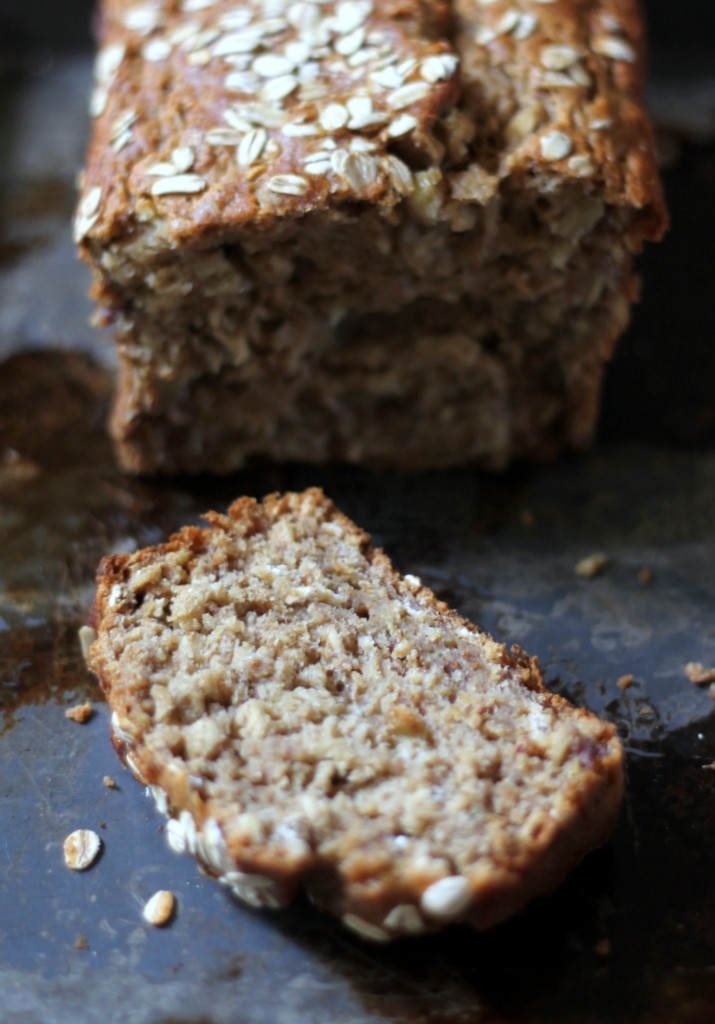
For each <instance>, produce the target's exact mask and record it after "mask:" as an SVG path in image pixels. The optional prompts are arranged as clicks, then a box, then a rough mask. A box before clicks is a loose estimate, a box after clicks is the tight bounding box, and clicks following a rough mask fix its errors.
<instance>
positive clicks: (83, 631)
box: [77, 626, 97, 661]
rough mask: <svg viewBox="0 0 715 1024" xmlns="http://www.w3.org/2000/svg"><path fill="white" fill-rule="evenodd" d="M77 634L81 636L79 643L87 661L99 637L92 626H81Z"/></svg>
mask: <svg viewBox="0 0 715 1024" xmlns="http://www.w3.org/2000/svg"><path fill="white" fill-rule="evenodd" d="M77 635H78V636H79V645H80V647H81V648H82V657H83V658H84V660H85V661H89V649H90V647H91V646H92V644H93V643H94V641H95V640H96V639H97V634H96V633H95V632H94V630H93V629H92V627H91V626H81V627H80V629H79V632H78V634H77Z"/></svg>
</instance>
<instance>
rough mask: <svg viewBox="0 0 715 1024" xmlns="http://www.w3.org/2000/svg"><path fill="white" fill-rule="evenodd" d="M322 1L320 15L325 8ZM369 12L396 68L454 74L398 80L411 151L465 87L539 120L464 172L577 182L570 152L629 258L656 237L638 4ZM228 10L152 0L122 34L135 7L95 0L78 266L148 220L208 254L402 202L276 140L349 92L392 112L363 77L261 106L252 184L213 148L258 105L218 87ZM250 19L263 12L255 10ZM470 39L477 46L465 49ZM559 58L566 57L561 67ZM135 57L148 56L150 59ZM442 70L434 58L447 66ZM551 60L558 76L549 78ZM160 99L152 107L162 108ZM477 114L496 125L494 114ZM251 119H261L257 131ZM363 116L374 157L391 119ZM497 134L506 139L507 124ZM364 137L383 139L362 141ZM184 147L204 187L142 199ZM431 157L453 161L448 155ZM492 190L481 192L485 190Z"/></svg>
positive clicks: (301, 143)
mask: <svg viewBox="0 0 715 1024" xmlns="http://www.w3.org/2000/svg"><path fill="white" fill-rule="evenodd" d="M327 6H328V7H330V8H331V9H332V5H327ZM371 7H372V10H371V12H370V14H369V15H368V18H367V20H366V21H365V22H364V27H365V29H366V32H376V33H380V34H382V35H384V37H385V38H386V39H389V41H390V44H391V46H392V48H393V50H394V52H395V55H396V59H397V61H398V62H399V61H401V60H415V61H417V62H419V61H424V60H426V59H428V58H431V57H435V56H436V57H442V56H448V57H451V58H455V63H454V68H453V70H452V71H451V73H447V71H446V69H445V71H444V72H443V73H444V75H445V77H443V78H439V79H438V80H437V81H436V82H425V80H424V79H423V78H421V77H419V76H417V75H415V73H414V72H412V73H411V75H412V76H413V77H410V78H409V79H408V84H409V83H410V82H414V83H416V84H422V85H424V86H425V88H426V87H427V86H429V88H428V89H427V92H426V95H424V96H422V97H421V98H419V99H417V100H416V101H415V102H414V103H411V104H409V105H408V106H407V107H404V108H403V107H400V108H399V110H408V111H409V114H410V116H412V117H413V118H414V119H415V121H416V122H417V124H416V126H415V127H414V128H412V129H411V132H410V138H411V139H413V136H414V139H413V145H414V146H415V147H416V148H417V149H421V150H422V151H423V153H424V154H426V155H428V151H429V150H430V148H431V146H432V142H431V140H430V138H429V136H430V133H431V132H432V130H433V128H434V127H435V124H436V122H437V121H438V120H439V119H440V118H443V117H444V116H445V113H446V112H447V111H448V110H449V109H450V108H453V107H457V106H459V105H460V103H461V104H463V105H464V106H467V108H468V107H469V105H470V99H469V96H470V90H478V91H479V92H480V93H481V94H482V96H487V97H488V94H489V92H492V93H496V94H500V93H503V100H504V105H505V106H506V107H507V108H509V109H510V111H511V115H512V117H513V112H514V110H517V111H519V110H529V109H532V108H533V109H534V110H536V109H538V110H540V115H539V116H540V118H541V120H542V124H541V128H538V127H537V126H536V125H534V126H533V128H532V129H531V130H529V131H527V132H525V133H523V135H522V137H521V138H519V137H518V132H517V130H516V129H513V134H512V141H511V142H508V141H506V140H504V139H502V144H501V148H500V149H498V150H497V151H496V152H495V151H494V150H495V147H494V142H493V140H492V141H490V140H489V139H487V138H479V137H478V138H477V140H476V142H475V144H474V148H473V152H472V159H473V162H476V163H477V164H479V165H481V166H488V165H491V167H490V173H491V174H492V175H493V176H494V177H496V179H497V180H498V181H501V180H505V179H508V178H516V179H517V180H518V179H527V178H529V177H533V176H534V175H539V174H541V173H543V174H545V175H547V176H548V177H551V176H552V175H554V174H556V175H557V176H558V177H559V178H560V179H566V180H568V179H573V180H579V179H581V178H583V177H584V170H583V165H582V164H581V163H579V161H577V160H574V157H582V158H588V160H589V161H590V166H589V170H588V175H587V176H588V177H589V178H591V179H593V180H594V181H595V182H598V183H599V186H600V188H601V189H602V192H603V195H604V198H605V200H606V202H608V203H611V204H614V205H618V206H626V207H629V208H632V209H633V210H634V211H637V213H638V219H637V221H636V223H634V224H633V225H632V226H631V227H630V231H629V234H630V238H629V241H630V242H631V244H632V246H633V249H634V250H637V249H638V248H639V247H640V244H641V243H642V241H643V240H645V239H653V240H655V239H658V238H660V237H661V235H662V233H663V231H664V229H665V226H666V213H665V208H664V205H663V197H662V189H661V184H660V177H659V174H658V169H657V165H656V162H655V158H654V148H653V135H652V129H651V126H650V123H649V121H648V118H647V116H646V114H645V111H644V108H643V87H644V81H645V41H644V31H643V19H642V17H641V13H640V8H639V5H638V3H636V2H635V0H555V2H550V3H539V5H538V7H537V5H536V4H535V3H533V2H532V0H517V2H515V3H512V4H510V5H509V7H508V8H506V6H505V4H504V3H501V2H499V3H489V4H480V3H479V2H475V0H462V2H456V3H454V4H453V5H452V6H451V7H448V6H447V5H446V4H443V3H429V4H427V3H421V2H419V0H409V2H408V0H403V2H401V3H400V4H396V3H395V2H394V0H374V3H373V4H372V5H371ZM231 8H232V5H231V4H230V3H228V0H224V2H219V3H216V4H211V5H209V6H208V7H207V12H210V13H205V14H203V15H202V16H199V15H198V14H196V15H189V14H187V13H185V12H183V11H182V10H181V8H180V7H177V6H175V5H173V4H168V3H166V2H165V3H163V4H161V5H158V6H157V8H156V11H157V12H158V13H157V15H156V18H155V19H152V18H151V17H147V19H145V22H144V24H145V25H149V24H154V26H155V27H154V28H153V29H152V31H151V32H146V31H145V30H144V28H142V29H141V30H136V29H133V28H131V27H128V25H132V24H136V23H141V19H137V17H136V7H135V5H133V4H130V3H128V2H127V0H104V3H103V5H102V8H101V11H102V15H101V19H100V27H99V37H100V51H99V55H98V67H99V70H98V83H97V90H98V92H99V100H97V98H96V96H97V93H96V92H95V103H94V109H95V111H99V112H98V113H97V116H96V117H95V119H94V126H93V132H92V137H91V142H90V148H89V154H88V160H87V166H86V170H85V173H84V175H83V179H82V196H83V197H86V196H87V194H88V193H89V192H90V191H92V190H94V189H96V188H99V189H100V190H101V202H100V204H99V206H98V208H97V211H96V217H95V218H94V220H93V223H92V224H91V226H90V227H89V228H88V229H87V230H86V231H84V232H82V233H81V237H80V238H79V241H80V245H81V253H82V255H83V257H84V258H85V259H87V260H88V261H89V262H90V263H91V264H93V265H95V266H96V263H97V254H98V251H100V249H99V248H98V246H99V244H100V243H105V244H106V243H107V242H110V241H116V240H117V239H121V238H122V237H127V236H130V235H131V234H132V232H134V231H136V230H137V228H138V227H139V226H140V225H141V224H153V226H154V230H155V231H156V232H157V233H158V235H159V237H160V239H161V240H162V242H164V240H165V244H167V245H171V246H186V245H196V246H199V247H208V246H210V245H214V244H221V241H222V239H224V238H226V237H230V235H231V233H232V231H233V230H234V229H236V228H240V227H245V226H249V227H250V228H251V229H255V230H256V231H265V230H271V228H272V227H273V226H274V225H275V224H276V222H277V221H280V220H281V219H282V218H284V217H302V216H305V215H306V214H309V213H313V212H315V211H316V210H318V209H320V208H325V207H330V206H337V205H340V204H342V203H344V202H346V201H350V202H352V201H354V200H355V198H356V197H359V199H360V200H361V201H363V202H367V203H370V204H376V205H386V206H387V207H391V206H394V205H395V204H397V203H399V202H401V201H402V198H403V197H402V195H401V193H400V192H399V190H398V189H397V188H395V186H394V184H393V183H392V182H391V180H390V177H389V174H388V173H387V172H386V171H385V170H384V169H382V168H381V169H380V170H379V172H378V173H377V176H376V177H375V178H374V180H371V181H369V182H368V183H367V184H366V185H365V187H364V188H358V189H355V188H351V187H350V183H349V180H348V179H345V178H341V177H340V175H337V174H336V173H335V172H334V170H332V169H331V170H329V171H326V172H325V173H323V174H311V175H309V176H306V175H305V164H304V160H305V157H306V156H307V155H308V154H310V153H312V152H314V151H315V150H316V148H318V146H317V143H316V136H291V135H288V134H286V133H285V131H283V130H282V128H284V127H285V125H286V124H296V123H306V124H313V123H315V122H314V118H315V114H316V112H320V111H321V110H322V109H323V107H324V105H325V101H328V102H330V103H335V102H343V101H345V102H347V100H348V99H350V97H351V96H356V95H368V94H369V95H371V97H372V100H373V104H374V107H375V110H376V111H380V112H381V114H384V113H385V112H390V111H393V110H394V108H392V107H390V105H389V101H390V98H391V97H392V94H393V92H394V89H393V90H390V89H389V88H383V87H381V86H379V85H376V84H375V83H374V82H371V81H370V80H368V81H367V82H364V81H363V78H362V77H358V80H357V83H356V82H355V81H354V80H352V81H350V80H349V77H348V75H347V74H346V72H345V71H344V70H342V67H337V69H336V70H334V71H333V70H331V67H332V65H330V64H327V65H325V66H324V67H323V69H322V73H323V74H324V75H325V76H326V78H327V81H329V83H330V86H331V88H330V91H329V94H328V95H323V96H319V97H318V98H317V99H315V100H310V99H307V100H304V99H302V96H303V93H305V94H306V95H308V96H309V95H310V91H309V90H308V91H307V92H306V90H303V91H302V92H301V89H300V88H299V89H298V90H297V92H295V91H294V92H292V93H291V94H290V95H289V97H287V98H286V99H285V102H282V103H276V101H273V102H274V103H276V110H277V120H278V121H279V122H280V123H281V124H282V128H281V130H279V129H278V128H277V127H275V128H270V129H268V130H270V132H271V136H272V137H275V138H280V140H281V142H280V145H281V151H280V153H276V154H275V155H274V156H272V157H266V158H264V159H263V160H262V161H261V165H260V166H261V167H263V164H265V169H263V170H262V173H261V174H259V175H257V176H255V177H253V180H249V179H251V177H252V176H251V175H250V174H247V173H245V172H244V173H242V172H241V169H240V165H239V166H238V167H237V165H236V162H235V161H234V159H233V152H232V148H233V147H234V146H235V145H236V142H235V141H234V140H232V141H231V142H228V143H225V144H223V145H220V144H216V145H211V143H210V142H209V141H207V134H208V133H210V132H211V130H212V129H216V128H219V127H222V128H224V129H225V130H226V131H228V130H229V129H230V123H228V122H227V121H226V120H225V119H224V115H225V113H226V111H227V110H230V109H231V108H232V107H233V106H236V105H238V106H240V105H241V104H243V105H244V106H245V105H246V104H250V103H252V102H255V93H253V92H248V91H245V90H244V91H242V90H240V89H232V88H229V87H228V86H227V83H226V79H227V75H228V74H230V73H231V66H230V65H227V64H226V63H225V62H224V61H222V59H221V57H220V56H216V55H215V54H216V52H219V53H220V52H221V47H220V40H221V39H222V38H225V37H226V36H227V35H228V33H229V29H224V30H223V35H220V33H219V30H218V28H217V26H220V24H221V16H222V14H223V16H224V17H226V15H227V13H228V12H230V10H231ZM257 9H258V11H259V12H260V5H258V8H257ZM326 9H327V8H326ZM505 11H506V13H507V14H512V13H513V15H514V16H519V15H520V16H521V17H524V16H528V17H529V19H531V18H534V19H536V18H537V16H538V20H537V21H536V24H535V26H534V28H533V29H532V30H531V31H530V32H529V34H528V35H527V36H525V38H519V34H520V33H519V24H522V23H519V24H517V25H516V26H512V29H511V30H510V31H508V32H506V31H504V27H505V25H506V24H508V23H509V22H508V20H507V21H506V23H505V21H504V16H505ZM133 15H134V18H133V19H132V16H133ZM528 24H531V21H529V22H528V23H527V25H528ZM192 25H193V26H195V28H196V29H200V30H201V31H203V32H204V33H208V36H207V38H209V39H210V38H211V34H213V35H214V38H213V40H212V42H211V43H210V44H207V47H204V49H203V51H202V57H203V53H206V54H209V59H208V60H207V61H206V62H205V63H204V62H203V61H202V63H199V64H192V63H191V62H190V55H191V53H192V52H193V53H195V52H197V51H196V49H193V50H192V49H190V48H189V47H188V46H187V44H186V43H185V42H184V43H179V44H178V45H177V44H174V43H172V42H171V40H172V38H181V35H182V30H183V31H184V32H185V31H186V29H187V28H190V27H191V26H192ZM500 25H501V29H500ZM480 33H481V34H482V35H481V38H483V39H484V40H485V42H483V43H480V42H478V41H475V40H476V38H477V37H479V35H480ZM298 36H299V32H298V30H295V29H292V28H290V27H289V28H288V29H287V34H286V35H285V37H283V36H281V39H282V41H283V43H284V47H283V48H285V42H290V41H295V39H296V38H297V37H298ZM490 36H493V38H490ZM216 37H218V44H219V45H217V38H216ZM191 38H192V37H191V35H189V39H191ZM162 43H163V44H164V46H166V47H167V48H168V49H169V53H168V54H167V55H166V56H165V58H164V59H161V60H157V59H152V60H149V59H147V57H146V53H147V46H148V45H149V46H151V45H154V46H155V51H154V52H157V51H156V47H157V45H158V44H162ZM192 45H195V42H194V44H192ZM211 47H213V51H212V50H211ZM553 47H559V48H562V52H560V53H556V54H554V53H553ZM110 48H111V49H110ZM564 48H566V49H564ZM569 51H572V54H573V60H572V63H571V64H569V60H570V58H571V53H570V52H569ZM599 51H600V52H599ZM609 51H610V54H611V55H609ZM108 52H109V54H110V57H111V56H112V54H113V53H114V54H115V57H114V60H113V61H112V60H110V61H109V65H110V67H111V66H112V65H113V64H115V63H116V62H117V60H118V61H119V63H118V65H117V66H116V68H115V69H114V70H113V72H112V73H111V74H108V73H104V74H103V73H102V70H101V69H102V66H103V56H104V64H105V65H106V64H107V59H106V55H107V53H108ZM148 52H149V53H150V54H151V50H149V51H148ZM159 52H163V51H162V50H161V49H159ZM143 53H144V55H143ZM617 55H618V56H620V57H621V59H617ZM457 58H458V60H459V63H457ZM624 58H625V59H624ZM544 61H546V64H547V66H544ZM577 62H580V64H579V66H581V67H583V68H584V69H585V70H586V73H587V75H588V82H585V80H584V84H581V83H580V82H578V81H575V80H572V81H571V82H570V84H567V83H566V81H565V77H563V78H562V80H561V81H559V79H554V77H553V75H558V74H562V76H565V72H566V71H568V70H569V67H571V68H572V67H574V66H575V65H576V63H577ZM549 65H550V66H549ZM359 66H360V65H358V67H359ZM451 66H452V65H451V64H447V65H446V68H449V67H451ZM557 66H560V70H555V69H556V67H557ZM549 75H551V77H549ZM418 94H419V90H418ZM199 96H200V102H199V103H197V98H198V97H199ZM157 102H159V103H160V104H161V106H160V108H159V110H157V108H156V104H157ZM254 113H255V112H254ZM130 114H131V115H133V117H134V119H133V120H131V122H130V123H129V124H128V127H127V128H125V131H124V136H125V137H123V138H122V137H121V136H120V139H119V141H121V142H122V143H123V144H122V145H121V146H118V145H117V142H118V137H117V128H118V126H119V127H121V126H122V124H124V122H125V121H126V120H127V119H128V118H129V115H130ZM490 114H491V115H492V116H494V115H493V111H490ZM259 115H260V111H259V112H258V120H257V121H256V123H257V125H260V117H259ZM470 115H471V111H470ZM375 116H376V117H378V120H377V121H376V123H375V125H374V126H368V128H367V129H366V130H364V131H363V135H364V137H366V138H370V139H371V140H373V141H375V142H376V146H375V148H374V149H373V150H371V153H372V154H374V155H375V158H376V159H378V160H379V158H381V157H383V156H387V155H388V154H389V153H390V152H392V148H394V147H391V142H390V136H389V134H388V133H387V130H386V128H385V127H384V126H385V125H387V124H389V123H391V122H392V121H393V120H394V116H391V117H388V118H387V119H385V120H383V127H380V121H379V116H378V114H376V115H375ZM497 116H498V115H497ZM495 127H497V128H500V129H501V131H502V132H503V131H504V130H505V127H506V126H505V125H503V124H502V125H496V126H495ZM376 128H380V130H379V131H378V132H377V133H376V134H375V129H376ZM553 131H563V132H564V133H565V134H567V135H568V137H569V139H570V141H571V148H570V150H569V153H568V156H567V157H563V158H560V159H559V158H556V159H554V157H548V156H545V155H544V153H543V151H542V146H541V143H542V140H543V139H544V136H545V133H548V132H553ZM320 132H321V134H320V135H319V136H318V138H319V139H322V138H323V137H324V136H328V135H330V132H329V131H327V130H324V129H322V128H321V129H320ZM127 133H128V135H129V137H126V135H127ZM235 134H236V136H239V135H241V132H240V131H236V132H235ZM334 134H335V135H336V137H338V138H341V139H343V138H345V137H351V138H354V137H360V129H357V128H356V129H354V130H352V131H351V130H350V129H349V127H346V128H339V129H336V130H335V133H334ZM192 144H193V147H194V160H193V162H192V163H191V172H190V173H195V174H196V175H198V176H199V177H201V178H202V179H203V181H204V182H205V187H203V188H201V189H200V190H199V191H198V192H196V193H187V194H181V193H178V192H177V193H170V194H168V195H166V196H153V197H152V194H151V186H152V185H153V184H154V183H155V182H156V180H157V176H156V175H152V174H151V173H150V168H151V167H152V166H154V165H156V164H157V163H158V162H160V161H165V162H170V161H171V158H172V153H173V152H174V151H175V150H176V149H177V148H178V147H186V146H191V145H192ZM432 163H433V164H434V165H437V166H439V165H442V164H444V166H445V168H447V169H448V168H449V167H450V160H449V156H448V155H447V154H445V153H442V154H441V157H440V159H433V160H432ZM254 166H255V165H254ZM455 173H456V172H455ZM275 174H295V175H298V176H303V177H305V178H306V183H307V187H306V188H305V190H304V191H302V192H301V194H299V195H289V194H280V193H276V192H271V191H270V190H268V189H267V188H266V187H265V183H266V182H267V181H268V180H269V179H270V177H271V176H273V175H275ZM450 184H451V190H452V192H453V193H455V191H456V193H457V194H459V188H458V181H455V180H454V178H453V179H452V181H451V183H450ZM489 187H491V188H492V189H493V187H494V185H493V184H490V186H489ZM95 243H96V244H95ZM100 281H101V279H100ZM97 290H98V291H99V290H100V289H99V287H98V288H97Z"/></svg>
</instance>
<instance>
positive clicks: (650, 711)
mask: <svg viewBox="0 0 715 1024" xmlns="http://www.w3.org/2000/svg"><path fill="white" fill-rule="evenodd" d="M638 714H639V715H652V714H653V708H641V709H640V711H639V712H638Z"/></svg>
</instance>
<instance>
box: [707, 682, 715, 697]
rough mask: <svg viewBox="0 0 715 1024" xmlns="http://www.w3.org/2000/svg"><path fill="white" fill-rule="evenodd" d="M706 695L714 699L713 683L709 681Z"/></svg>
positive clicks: (714, 688) (714, 684)
mask: <svg viewBox="0 0 715 1024" xmlns="http://www.w3.org/2000/svg"><path fill="white" fill-rule="evenodd" d="M708 696H709V697H712V699H713V700H715V683H710V686H709V687H708Z"/></svg>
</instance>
